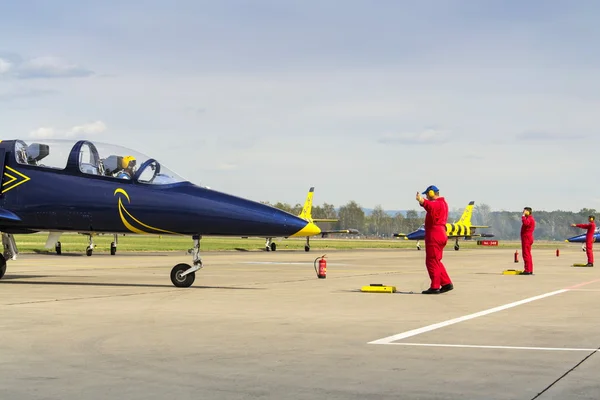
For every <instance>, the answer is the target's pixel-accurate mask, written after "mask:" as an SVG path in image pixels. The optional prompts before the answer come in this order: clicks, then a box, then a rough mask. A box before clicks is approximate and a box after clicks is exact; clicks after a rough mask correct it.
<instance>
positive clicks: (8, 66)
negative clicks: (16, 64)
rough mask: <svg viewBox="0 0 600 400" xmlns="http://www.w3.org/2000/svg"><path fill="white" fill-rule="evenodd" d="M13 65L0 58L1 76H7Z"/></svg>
mask: <svg viewBox="0 0 600 400" xmlns="http://www.w3.org/2000/svg"><path fill="white" fill-rule="evenodd" d="M11 67H12V64H11V63H9V62H8V61H6V60H3V59H2V58H0V74H5V73H7V72H8V71H10V69H11Z"/></svg>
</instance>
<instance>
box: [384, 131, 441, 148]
mask: <svg viewBox="0 0 600 400" xmlns="http://www.w3.org/2000/svg"><path fill="white" fill-rule="evenodd" d="M448 140H449V132H448V131H443V130H437V129H426V130H424V131H422V132H406V133H395V132H389V133H385V134H383V135H382V136H381V137H380V138H379V140H378V141H379V143H384V144H408V145H412V144H440V143H445V142H447V141H448Z"/></svg>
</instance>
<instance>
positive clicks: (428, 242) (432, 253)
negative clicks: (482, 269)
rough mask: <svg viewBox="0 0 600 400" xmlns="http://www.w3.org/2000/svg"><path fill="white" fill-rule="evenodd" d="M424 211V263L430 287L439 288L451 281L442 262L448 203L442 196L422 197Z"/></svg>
mask: <svg viewBox="0 0 600 400" xmlns="http://www.w3.org/2000/svg"><path fill="white" fill-rule="evenodd" d="M421 207H423V208H424V209H425V210H426V211H427V215H426V216H425V265H426V266H427V272H428V273H429V278H430V279H431V285H430V286H429V288H430V289H440V287H441V286H444V285H449V284H451V283H452V281H451V280H450V277H449V276H448V272H447V271H446V267H445V266H444V264H442V257H443V253H444V247H445V246H446V243H448V236H447V235H446V221H447V220H448V204H447V203H446V200H445V199H444V198H443V197H438V198H437V199H435V200H428V199H424V201H423V204H422V205H421Z"/></svg>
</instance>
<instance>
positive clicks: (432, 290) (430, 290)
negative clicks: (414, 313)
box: [421, 288, 440, 294]
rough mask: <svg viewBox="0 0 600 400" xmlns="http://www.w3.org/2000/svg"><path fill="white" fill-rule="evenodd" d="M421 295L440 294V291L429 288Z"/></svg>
mask: <svg viewBox="0 0 600 400" xmlns="http://www.w3.org/2000/svg"><path fill="white" fill-rule="evenodd" d="M421 293H422V294H440V289H432V288H429V289H427V290H423V291H422V292H421Z"/></svg>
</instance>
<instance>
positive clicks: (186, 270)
mask: <svg viewBox="0 0 600 400" xmlns="http://www.w3.org/2000/svg"><path fill="white" fill-rule="evenodd" d="M193 239H194V248H192V249H190V250H189V251H188V253H191V254H192V258H193V266H189V265H188V264H184V263H182V264H177V265H176V266H174V267H173V269H172V270H171V282H173V285H175V286H176V287H190V286H192V283H194V280H195V279H196V271H198V270H200V269H201V268H202V260H201V259H200V239H201V236H199V235H198V236H194V237H193Z"/></svg>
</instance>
